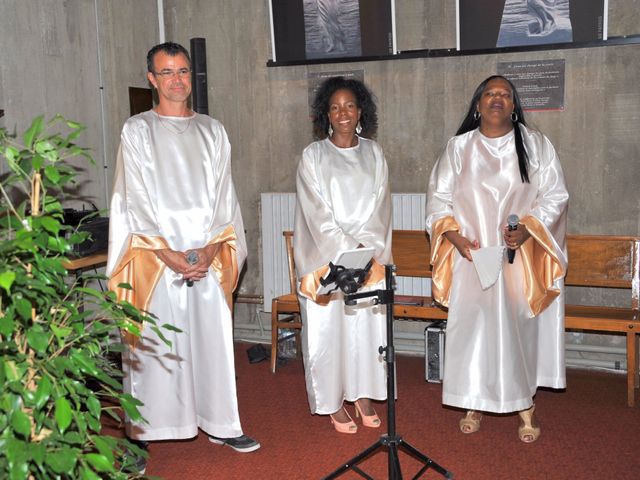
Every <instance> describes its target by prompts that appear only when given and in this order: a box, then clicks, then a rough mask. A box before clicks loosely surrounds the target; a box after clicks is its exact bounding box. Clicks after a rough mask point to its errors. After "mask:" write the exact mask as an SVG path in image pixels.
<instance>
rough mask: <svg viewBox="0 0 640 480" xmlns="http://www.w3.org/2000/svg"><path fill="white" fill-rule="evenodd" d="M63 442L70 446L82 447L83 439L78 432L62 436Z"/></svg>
mask: <svg viewBox="0 0 640 480" xmlns="http://www.w3.org/2000/svg"><path fill="white" fill-rule="evenodd" d="M64 441H65V442H67V443H68V444H71V445H80V446H81V445H82V444H83V443H84V442H85V438H84V437H83V436H82V435H80V434H79V433H78V432H67V433H65V434H64Z"/></svg>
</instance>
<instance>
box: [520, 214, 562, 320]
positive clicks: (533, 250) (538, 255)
mask: <svg viewBox="0 0 640 480" xmlns="http://www.w3.org/2000/svg"><path fill="white" fill-rule="evenodd" d="M520 223H522V224H523V225H525V226H526V227H527V230H528V231H529V234H530V235H531V238H529V239H527V241H526V242H524V243H523V244H522V245H521V246H520V248H519V249H518V250H520V254H521V255H522V257H521V258H522V265H523V268H524V280H525V296H526V298H527V302H528V303H529V307H530V308H531V312H532V313H533V314H534V315H539V314H540V312H542V311H543V310H544V309H545V308H547V307H548V306H549V305H550V304H551V302H553V300H554V299H555V298H556V297H557V296H558V295H560V290H559V289H557V288H553V283H554V282H555V281H556V280H558V279H559V278H562V277H564V275H565V271H564V268H563V267H562V264H561V263H560V260H559V259H558V256H557V255H556V252H555V249H554V245H553V241H552V240H551V239H550V238H549V236H548V234H547V231H546V230H545V228H544V227H543V226H542V224H541V223H540V221H539V220H538V219H537V218H535V217H531V216H527V217H525V218H523V219H522V220H520Z"/></svg>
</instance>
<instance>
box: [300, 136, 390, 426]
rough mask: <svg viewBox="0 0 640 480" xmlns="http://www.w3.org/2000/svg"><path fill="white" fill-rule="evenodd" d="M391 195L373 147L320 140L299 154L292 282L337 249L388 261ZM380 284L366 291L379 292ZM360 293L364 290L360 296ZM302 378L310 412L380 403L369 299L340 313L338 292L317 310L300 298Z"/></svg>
mask: <svg viewBox="0 0 640 480" xmlns="http://www.w3.org/2000/svg"><path fill="white" fill-rule="evenodd" d="M391 228H392V226H391V194H390V191H389V185H388V169H387V163H386V160H385V158H384V154H383V153H382V149H381V148H380V145H378V144H377V143H376V142H374V141H373V140H369V139H366V138H361V137H359V143H358V145H357V146H355V147H351V148H338V147H336V146H335V145H334V144H333V143H331V141H330V140H328V139H325V140H321V141H318V142H314V143H312V144H311V145H309V146H308V147H307V148H306V149H305V150H304V152H303V154H302V160H301V162H300V164H299V166H298V175H297V204H296V215H295V232H294V236H293V239H294V255H295V264H296V269H297V273H298V277H299V278H303V277H304V276H305V275H308V274H312V273H313V272H314V271H316V270H317V269H319V268H321V267H323V266H326V265H328V263H329V262H330V261H331V260H333V258H334V256H335V255H336V253H337V252H338V251H340V250H346V249H353V248H357V247H358V245H360V244H362V245H364V246H365V247H374V248H375V254H374V259H375V260H376V261H377V262H378V263H380V264H381V265H385V264H388V263H390V262H391ZM383 285H384V284H383V283H379V284H377V285H375V286H372V287H366V288H381V287H382V286H383ZM361 291H364V289H361ZM299 298H300V303H301V310H302V321H303V329H302V339H303V358H304V365H305V378H306V384H307V394H308V398H309V406H310V408H311V412H312V413H318V414H330V413H335V412H336V411H338V410H339V409H340V408H341V406H342V403H343V401H344V400H348V401H354V400H357V399H358V398H371V399H376V400H384V399H385V398H386V396H387V394H386V375H385V372H386V371H385V364H384V362H383V359H382V357H381V355H380V354H379V353H378V347H380V346H381V345H385V344H386V326H385V320H386V315H385V314H386V310H385V309H384V306H372V305H371V304H370V301H369V300H365V301H364V302H363V303H362V304H359V305H358V306H355V307H347V306H345V304H344V301H343V295H342V293H341V292H340V293H334V294H333V295H332V297H331V301H329V303H328V305H326V306H323V305H319V304H318V303H316V302H314V301H313V300H311V299H309V298H305V297H304V296H303V295H302V294H300V295H299Z"/></svg>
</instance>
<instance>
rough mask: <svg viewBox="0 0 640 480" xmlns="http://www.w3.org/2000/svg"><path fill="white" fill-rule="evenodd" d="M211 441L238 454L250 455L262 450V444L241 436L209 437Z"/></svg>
mask: <svg viewBox="0 0 640 480" xmlns="http://www.w3.org/2000/svg"><path fill="white" fill-rule="evenodd" d="M209 441H210V442H212V443H216V444H218V445H227V446H229V447H231V448H233V449H234V450H235V451H236V452H241V453H249V452H253V451H254V450H258V449H259V448H260V444H259V443H258V442H257V441H256V440H254V439H253V438H251V437H247V436H246V435H240V436H239V437H235V438H219V437H214V436H213V435H209Z"/></svg>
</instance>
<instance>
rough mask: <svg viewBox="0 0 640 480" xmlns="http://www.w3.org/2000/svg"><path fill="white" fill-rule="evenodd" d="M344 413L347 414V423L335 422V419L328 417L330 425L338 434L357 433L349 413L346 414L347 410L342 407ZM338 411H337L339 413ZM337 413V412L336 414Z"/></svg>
mask: <svg viewBox="0 0 640 480" xmlns="http://www.w3.org/2000/svg"><path fill="white" fill-rule="evenodd" d="M342 408H343V410H344V412H345V413H346V414H347V418H348V419H349V421H348V422H344V423H342V422H339V421H337V420H336V419H335V418H333V415H329V418H330V419H331V424H332V425H333V428H335V429H336V432H338V433H350V434H354V433H357V432H358V426H357V425H356V422H354V421H353V419H352V418H351V415H349V412H347V409H346V408H344V407H342ZM339 411H340V410H338V412H339ZM336 413H337V412H336Z"/></svg>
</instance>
